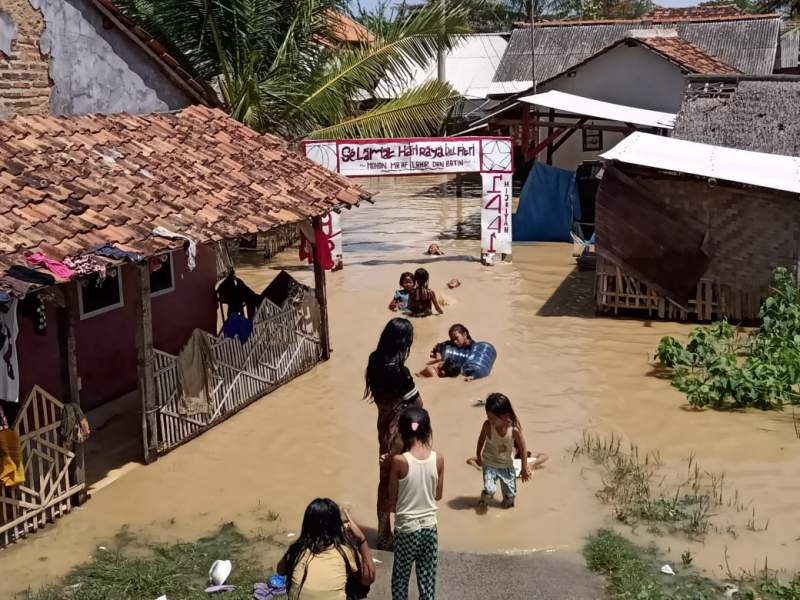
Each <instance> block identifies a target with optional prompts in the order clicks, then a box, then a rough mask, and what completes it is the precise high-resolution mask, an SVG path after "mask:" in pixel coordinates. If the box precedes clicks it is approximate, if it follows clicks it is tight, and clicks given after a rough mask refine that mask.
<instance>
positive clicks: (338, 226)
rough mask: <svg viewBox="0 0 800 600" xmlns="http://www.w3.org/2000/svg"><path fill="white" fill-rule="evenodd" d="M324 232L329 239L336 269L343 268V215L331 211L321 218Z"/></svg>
mask: <svg viewBox="0 0 800 600" xmlns="http://www.w3.org/2000/svg"><path fill="white" fill-rule="evenodd" d="M319 221H320V226H321V227H322V233H324V234H325V237H326V238H327V239H328V247H330V249H331V256H333V264H334V267H333V268H334V269H341V268H342V215H340V214H339V213H337V212H334V211H331V212H329V213H327V214H325V215H322V216H321V217H320V219H319Z"/></svg>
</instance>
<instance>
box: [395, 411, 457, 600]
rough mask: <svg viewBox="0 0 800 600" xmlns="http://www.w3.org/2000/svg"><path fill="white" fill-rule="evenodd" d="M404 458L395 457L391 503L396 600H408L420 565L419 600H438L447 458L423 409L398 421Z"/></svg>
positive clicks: (411, 412)
mask: <svg viewBox="0 0 800 600" xmlns="http://www.w3.org/2000/svg"><path fill="white" fill-rule="evenodd" d="M398 429H399V430H400V436H401V437H402V438H403V454H396V455H394V456H392V458H391V460H392V463H391V468H390V472H389V498H390V500H391V505H392V506H394V507H395V511H394V512H395V522H394V526H395V529H394V531H395V533H394V536H395V537H394V565H393V567H392V600H407V598H408V581H409V578H410V577H411V567H412V566H416V570H417V588H418V590H419V599H420V600H434V598H436V561H437V558H438V554H439V540H438V533H437V530H436V511H437V506H436V501H437V500H441V499H442V486H443V484H444V459H443V458H442V456H441V455H440V454H437V453H436V452H434V451H433V449H432V448H431V436H432V435H433V431H432V430H431V420H430V417H429V416H428V411H426V410H425V409H424V408H417V407H413V406H412V407H411V408H407V409H406V410H404V411H403V413H402V414H401V415H400V420H399V422H398Z"/></svg>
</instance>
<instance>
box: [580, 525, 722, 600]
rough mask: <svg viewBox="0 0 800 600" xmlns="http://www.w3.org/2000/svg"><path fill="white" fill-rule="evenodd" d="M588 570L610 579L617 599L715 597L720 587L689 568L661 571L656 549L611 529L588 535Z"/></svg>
mask: <svg viewBox="0 0 800 600" xmlns="http://www.w3.org/2000/svg"><path fill="white" fill-rule="evenodd" d="M583 552H584V556H585V557H586V564H587V565H588V567H589V569H591V570H592V571H594V572H595V573H600V574H601V575H604V576H605V577H606V578H607V579H608V595H609V597H610V598H612V599H615V600H667V599H672V600H706V599H707V600H712V599H714V598H718V597H719V592H718V590H717V586H716V585H715V584H714V583H713V582H712V581H710V580H708V579H706V578H704V577H701V576H700V575H698V574H697V573H695V572H694V571H692V570H690V569H689V568H684V569H681V570H680V571H678V573H677V574H676V575H665V574H663V573H661V572H660V570H659V569H660V564H663V559H660V557H659V555H658V553H657V552H656V550H655V549H654V548H642V547H640V546H636V545H634V544H633V543H631V542H630V541H628V540H626V539H625V538H624V537H622V536H621V535H619V534H617V533H614V532H613V531H610V530H608V529H601V530H599V531H597V532H596V533H595V534H593V535H592V536H590V537H589V539H588V541H587V543H586V546H585V547H584V551H583Z"/></svg>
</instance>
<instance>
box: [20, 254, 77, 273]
mask: <svg viewBox="0 0 800 600" xmlns="http://www.w3.org/2000/svg"><path fill="white" fill-rule="evenodd" d="M25 260H26V261H28V264H29V265H35V266H37V267H44V268H46V269H47V270H48V271H50V272H51V273H52V274H53V275H55V276H56V277H58V278H59V279H72V269H70V268H69V267H68V266H67V265H65V264H64V263H62V262H60V261H58V260H53V259H52V258H47V256H45V254H44V252H31V253H30V254H27V255H26V256H25Z"/></svg>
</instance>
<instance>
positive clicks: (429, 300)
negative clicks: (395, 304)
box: [408, 268, 444, 317]
mask: <svg viewBox="0 0 800 600" xmlns="http://www.w3.org/2000/svg"><path fill="white" fill-rule="evenodd" d="M429 280H430V275H428V271H426V270H425V269H422V268H420V269H417V270H416V271H414V284H415V287H414V289H413V290H411V293H410V294H409V295H408V312H409V315H411V316H412V317H428V316H430V315H432V314H433V309H434V308H435V309H436V312H437V313H439V314H440V315H441V314H444V311H443V310H442V307H441V305H440V304H439V299H438V298H437V297H436V292H434V291H433V290H432V289H430V288H429V287H428V282H429Z"/></svg>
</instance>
